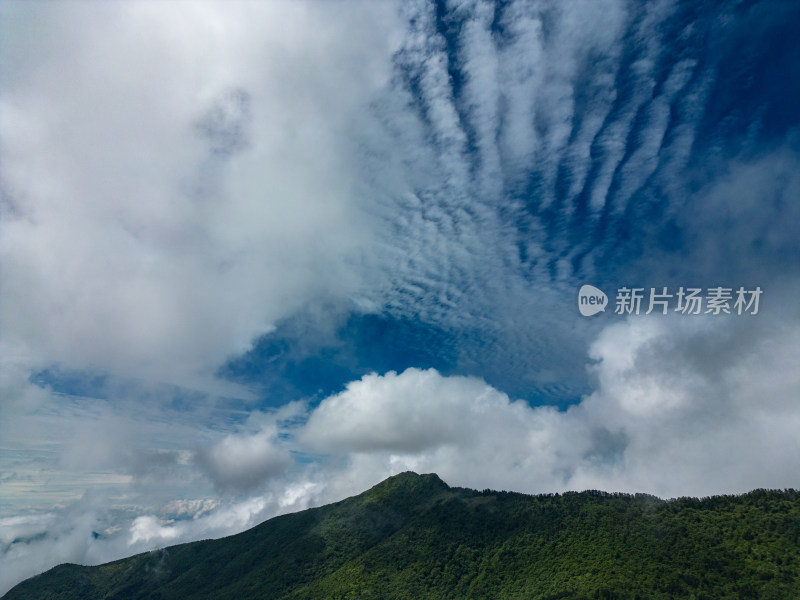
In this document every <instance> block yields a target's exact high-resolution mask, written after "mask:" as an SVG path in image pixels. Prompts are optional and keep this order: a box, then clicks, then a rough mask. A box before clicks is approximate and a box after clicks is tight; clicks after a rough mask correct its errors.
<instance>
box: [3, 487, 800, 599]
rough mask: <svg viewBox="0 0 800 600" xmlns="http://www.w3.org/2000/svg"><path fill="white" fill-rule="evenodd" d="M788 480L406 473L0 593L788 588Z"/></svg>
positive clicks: (698, 594)
mask: <svg viewBox="0 0 800 600" xmlns="http://www.w3.org/2000/svg"><path fill="white" fill-rule="evenodd" d="M797 597H800V494H799V493H798V492H796V491H792V490H787V491H783V492H781V491H763V490H757V491H754V492H750V493H749V494H745V495H742V496H722V497H712V498H705V499H702V500H698V499H692V498H682V499H679V500H672V501H664V500H659V499H658V498H655V497H652V496H648V495H643V494H637V495H635V496H631V495H624V494H607V493H603V492H583V493H566V494H561V495H559V494H555V495H539V496H527V495H524V494H516V493H509V492H493V491H489V490H485V491H483V492H478V491H474V490H467V489H462V488H450V487H448V486H447V485H446V484H445V483H444V482H443V481H442V480H441V479H439V477H437V476H436V475H417V474H414V473H402V474H400V475H396V476H394V477H391V478H389V479H387V480H386V481H384V482H382V483H380V484H379V485H377V486H375V487H373V488H372V489H370V490H368V491H367V492H364V493H363V494H360V495H358V496H355V497H353V498H348V499H347V500H343V501H341V502H337V503H335V504H330V505H327V506H323V507H320V508H314V509H309V510H305V511H303V512H299V513H295V514H291V515H285V516H280V517H276V518H274V519H271V520H269V521H267V522H265V523H263V524H261V525H259V526H257V527H255V528H253V529H251V530H249V531H246V532H244V533H241V534H239V535H235V536H231V537H228V538H224V539H220V540H208V541H202V542H194V543H191V544H183V545H179V546H173V547H170V548H165V549H163V550H158V551H154V552H149V553H146V554H140V555H138V556H133V557H131V558H127V559H124V560H119V561H116V562H113V563H109V564H106V565H102V566H98V567H81V566H77V565H61V566H58V567H56V568H54V569H52V570H50V571H48V572H47V573H44V574H42V575H39V576H37V577H34V578H32V579H29V580H27V581H25V582H23V583H21V584H19V585H18V586H16V587H15V588H13V589H12V590H11V591H9V592H8V593H7V594H6V595H5V596H4V597H3V598H4V599H6V600H16V599H25V600H37V599H59V600H71V599H76V600H77V599H83V600H91V599H95V598H96V599H119V600H122V599H125V600H130V599H136V598H152V599H155V598H159V599H162V600H167V599H172V598H175V599H191V598H197V599H200V598H204V599H207V598H230V599H237V600H241V599H247V598H285V599H289V598H293V599H301V598H342V599H345V598H376V599H377V598H409V599H412V598H541V599H556V598H574V599H578V598H697V599H701V598H707V599H709V600H710V599H715V600H716V599H720V598H775V599H779V598H780V599H785V598H797Z"/></svg>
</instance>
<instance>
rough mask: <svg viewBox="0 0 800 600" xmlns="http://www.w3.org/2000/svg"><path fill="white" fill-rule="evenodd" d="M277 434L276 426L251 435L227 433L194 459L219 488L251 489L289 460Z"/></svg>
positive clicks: (278, 472) (277, 473)
mask: <svg viewBox="0 0 800 600" xmlns="http://www.w3.org/2000/svg"><path fill="white" fill-rule="evenodd" d="M277 435H278V429H277V427H272V428H269V429H264V430H262V431H260V432H258V433H256V434H254V435H228V436H226V437H225V438H224V439H223V440H222V441H220V442H218V443H217V444H215V445H214V446H212V447H211V448H209V449H208V450H204V451H202V452H200V453H199V455H198V456H197V461H198V462H199V464H200V466H201V467H202V468H203V469H204V470H205V471H206V472H207V473H208V475H209V477H211V479H212V481H213V482H214V485H215V486H217V487H218V488H220V489H222V490H225V489H229V488H233V489H235V490H237V491H252V490H253V489H255V488H257V487H258V486H259V485H260V484H262V483H263V482H264V481H265V480H266V479H267V478H269V477H274V476H276V475H279V474H282V473H283V472H284V471H285V470H286V469H287V467H288V466H289V465H290V464H291V463H292V458H291V456H290V454H289V451H288V450H287V449H286V448H282V447H281V446H279V445H278V444H277V443H276V442H277Z"/></svg>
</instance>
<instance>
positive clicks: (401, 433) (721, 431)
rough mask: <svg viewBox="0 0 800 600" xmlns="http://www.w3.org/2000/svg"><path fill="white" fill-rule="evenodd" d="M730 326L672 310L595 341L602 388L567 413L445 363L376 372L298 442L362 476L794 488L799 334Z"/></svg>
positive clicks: (534, 487) (318, 414)
mask: <svg viewBox="0 0 800 600" xmlns="http://www.w3.org/2000/svg"><path fill="white" fill-rule="evenodd" d="M746 326H747V323H745V327H746ZM728 327H729V328H732V329H736V328H737V325H736V323H732V322H731V321H730V320H728V321H718V322H714V321H712V320H705V321H703V322H702V323H697V322H693V323H691V324H687V323H686V322H685V321H684V322H680V320H679V318H677V319H670V318H666V317H665V318H663V319H647V318H641V319H639V320H637V319H633V318H632V319H630V320H628V321H625V322H620V323H617V324H614V325H611V326H609V327H607V328H606V329H605V330H604V331H603V333H602V334H601V335H600V337H599V338H598V339H597V341H596V342H595V343H594V344H593V346H592V348H591V356H592V358H593V359H594V360H595V361H596V363H595V364H594V366H593V367H592V368H591V370H592V372H593V374H594V376H595V377H596V381H597V389H596V391H595V392H594V393H592V394H590V395H588V396H587V397H585V398H584V399H583V401H582V402H581V403H580V404H578V405H575V406H572V407H570V408H569V409H568V410H566V411H558V410H556V409H554V408H552V407H531V406H530V405H529V404H527V403H524V402H520V401H512V400H511V399H510V398H509V397H508V396H506V395H505V394H503V393H501V392H499V391H498V390H495V389H493V388H491V387H489V386H487V385H486V384H485V383H484V382H482V381H480V380H477V379H473V378H464V377H443V376H441V375H440V374H439V373H437V372H436V371H433V370H427V371H422V370H417V369H409V370H407V371H405V372H404V373H402V374H400V375H397V374H394V373H389V374H387V375H385V376H382V377H381V376H377V375H370V376H367V377H364V378H363V379H362V380H360V381H358V382H354V383H352V384H350V385H349V386H348V388H347V390H346V391H344V392H342V393H341V394H338V395H336V396H333V397H331V398H328V399H326V400H324V401H323V402H322V403H321V404H320V406H319V407H318V408H317V409H316V410H315V411H314V412H313V413H312V414H311V416H310V418H309V420H308V422H307V424H306V425H305V427H304V429H302V430H301V431H300V432H299V434H298V440H299V441H301V443H306V444H308V445H310V446H311V447H313V448H316V449H318V450H324V451H327V452H329V453H332V454H335V455H344V456H347V457H349V460H351V461H352V463H351V464H352V468H353V469H354V470H356V471H358V470H362V469H363V470H365V471H366V472H376V471H381V469H382V470H383V472H384V473H386V474H388V473H389V472H391V471H394V470H396V469H402V468H409V469H415V470H421V471H426V472H427V471H436V472H437V473H440V474H441V475H442V476H443V477H444V478H445V480H447V481H449V482H451V483H454V484H459V485H468V486H473V487H475V486H481V485H484V486H485V485H490V486H495V487H500V488H506V489H517V490H524V491H530V492H545V491H553V490H567V489H586V488H601V489H607V490H624V491H631V492H634V491H646V492H650V493H655V494H659V495H662V496H679V495H707V494H713V493H719V492H723V491H724V492H742V491H746V490H748V489H751V488H755V487H781V486H785V485H786V483H787V482H792V481H797V478H798V477H800V472H798V470H797V466H796V460H795V458H796V449H797V442H796V441H795V439H794V436H793V433H792V432H793V431H794V429H795V428H796V426H797V425H798V422H799V420H800V411H798V410H797V407H796V403H795V402H793V399H794V398H796V397H797V393H798V391H800V379H798V377H797V376H796V374H794V373H793V372H792V371H791V370H789V369H787V366H788V364H789V363H790V362H791V361H793V360H796V359H797V358H798V348H800V345H798V344H797V341H798V336H799V335H800V330H798V328H797V327H795V326H793V327H791V328H788V329H787V330H786V331H785V332H784V333H783V334H782V335H780V336H776V337H771V336H770V337H766V336H763V335H760V334H756V335H753V333H754V332H753V331H751V332H750V333H749V334H748V333H747V332H741V331H739V332H736V333H726V332H725V331H724V330H725V328H728ZM729 336H730V337H729ZM730 338H732V339H736V340H739V341H738V342H737V343H731V341H730ZM745 438H746V439H747V440H748V444H747V445H746V446H743V445H742V444H741V443H740V440H741V439H745ZM787 451H788V452H787ZM732 459H733V460H734V462H733V463H732V462H731V460H732ZM370 465H371V466H370Z"/></svg>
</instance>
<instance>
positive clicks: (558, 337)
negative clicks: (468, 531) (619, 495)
mask: <svg viewBox="0 0 800 600" xmlns="http://www.w3.org/2000/svg"><path fill="white" fill-rule="evenodd" d="M798 25H800V7H798V6H797V5H795V4H793V3H788V2H767V1H762V2H709V3H696V2H681V1H675V2H667V1H653V2H624V1H622V0H597V1H589V0H586V1H578V0H570V1H568V2H544V1H543V2H516V1H515V2H497V3H494V2H480V1H472V2H423V1H418V2H407V3H403V4H402V5H400V4H399V3H398V4H394V3H389V2H386V3H372V2H364V3H356V2H342V3H323V2H309V3H291V4H290V3H280V2H278V3H255V2H253V3H224V5H223V4H222V3H191V2H187V3H168V4H165V3H156V2H146V1H141V0H138V1H135V2H127V3H109V4H102V5H100V4H97V3H83V2H76V3H23V2H16V1H7V2H4V3H3V4H2V5H0V28H2V31H0V67H2V68H0V83H1V84H2V85H0V131H2V135H1V136H0V217H2V222H1V223H0V269H1V271H0V277H1V278H2V279H1V281H2V284H1V285H0V361H1V362H2V381H0V573H1V574H2V575H0V592H2V591H3V590H5V589H7V588H8V587H10V586H11V585H13V584H14V583H15V582H17V581H19V580H20V579H21V578H24V577H27V576H30V575H33V574H35V573H36V572H38V571H40V570H43V569H45V568H48V567H50V566H53V565H55V564H57V563H60V562H65V561H72V562H83V563H98V562H103V561H107V560H111V559H113V558H117V557H121V556H125V555H128V554H131V553H134V552H138V551H142V550H146V549H150V548H155V547H159V546H163V545H165V544H169V543H177V542H180V541H186V540H191V539H199V538H204V537H209V536H214V535H225V534H228V533H232V532H234V531H240V530H242V529H244V528H247V527H249V526H252V525H253V524H255V523H257V522H260V521H261V520H263V519H265V518H268V517H270V516H274V515H276V514H280V513H284V512H288V511H292V510H298V509H301V508H305V507H308V506H313V505H319V504H322V503H325V502H329V501H333V500H337V499H341V498H342V497H345V496H347V495H349V494H352V493H356V492H358V491H361V490H362V489H364V488H366V487H368V486H370V485H373V484H374V483H377V482H378V481H380V480H381V479H383V478H385V477H387V476H389V475H391V474H393V473H396V472H399V471H403V470H407V469H413V470H417V471H420V472H430V471H435V472H437V473H439V474H440V475H441V476H442V477H443V478H444V479H445V481H447V482H448V483H450V484H452V485H463V486H470V487H476V488H479V489H483V488H486V487H493V488H498V489H513V490H518V491H524V492H553V491H561V490H567V489H587V488H594V489H606V490H610V491H630V492H634V491H635V492H648V493H653V494H658V495H661V496H667V497H669V496H679V495H708V494H717V493H731V492H742V491H746V490H749V489H752V488H756V487H797V486H798V480H799V479H800V471H799V470H798V465H800V460H798V459H800V446H798V444H799V443H800V442H798V438H797V435H796V432H797V431H798V428H800V406H799V405H798V403H797V401H798V398H800V379H798V375H797V369H796V365H797V364H798V359H800V312H799V311H798V306H797V298H798V297H800V296H799V293H800V242H798V239H800V237H799V236H798V223H800V205H799V204H798V202H797V199H798V198H800V112H798V110H797V108H796V107H797V106H799V105H800V44H798V43H797V41H796V36H795V35H794V32H795V31H796V29H797V27H798ZM583 284H592V285H595V286H597V287H599V288H600V289H602V290H604V291H605V292H606V293H607V294H608V296H609V301H610V302H611V305H610V306H609V309H608V310H606V311H604V312H601V313H599V314H597V315H595V316H592V317H584V316H581V314H580V313H579V311H578V308H577V293H578V289H579V288H580V287H581V286H582V285H583ZM623 286H628V287H640V288H644V289H645V290H646V292H647V291H649V290H650V288H657V289H659V290H660V289H661V288H663V287H667V288H668V290H669V291H670V292H671V293H673V294H674V293H675V292H677V290H678V289H679V288H680V287H686V288H688V287H696V288H701V289H702V290H704V292H705V291H706V290H708V289H710V288H715V287H719V286H722V287H727V288H732V290H734V294H735V290H736V289H738V288H739V287H743V288H745V289H746V290H754V289H756V287H759V288H760V289H761V290H762V291H763V293H762V295H761V297H760V305H759V313H758V314H757V315H752V314H742V315H737V314H735V311H734V314H730V315H726V314H721V315H713V314H700V315H686V314H681V313H679V312H677V311H675V310H674V309H673V310H670V311H669V313H670V314H668V315H661V314H658V313H657V312H656V314H652V315H644V314H639V315H627V316H626V315H619V314H615V313H614V311H613V306H614V301H615V294H616V291H617V290H618V289H619V288H621V287H623ZM642 312H644V310H643V311H642Z"/></svg>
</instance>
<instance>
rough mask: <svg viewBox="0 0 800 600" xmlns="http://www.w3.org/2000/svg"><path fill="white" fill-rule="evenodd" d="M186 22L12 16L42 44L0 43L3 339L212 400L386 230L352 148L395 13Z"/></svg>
mask: <svg viewBox="0 0 800 600" xmlns="http://www.w3.org/2000/svg"><path fill="white" fill-rule="evenodd" d="M176 10H177V7H167V6H159V5H157V4H154V3H148V2H142V3H136V4H132V5H125V6H122V5H118V6H116V7H111V6H108V7H102V8H100V9H99V10H98V9H97V7H92V6H91V4H90V3H77V4H73V5H71V6H70V7H68V8H67V7H62V6H51V7H48V9H47V10H33V9H29V8H27V7H25V6H24V5H19V4H11V5H6V6H4V7H3V11H4V15H3V20H4V22H5V23H12V22H13V23H15V26H16V27H19V28H21V29H22V30H27V31H32V32H36V33H37V35H42V36H44V37H43V39H47V43H46V44H45V45H44V46H42V45H39V44H38V43H28V41H26V38H21V37H19V36H12V38H10V39H9V40H8V41H7V42H6V43H5V44H6V48H5V50H4V53H3V54H4V56H13V57H15V59H14V60H13V61H4V81H5V85H4V86H3V89H4V91H3V94H2V96H1V97H0V106H2V110H1V111H0V120H1V122H2V128H3V131H4V135H3V140H2V146H0V153H2V156H3V167H2V194H3V203H2V206H3V220H4V226H3V236H2V241H0V254H2V257H3V279H4V282H5V283H4V286H3V289H2V294H3V296H2V306H3V310H2V313H0V319H1V321H0V323H1V324H2V329H3V332H4V333H3V336H4V338H5V339H6V340H7V342H8V343H13V344H14V345H15V346H16V347H18V348H27V349H28V352H29V353H31V354H32V355H33V357H34V358H35V360H36V361H37V362H38V364H39V365H45V366H46V365H48V364H50V363H59V364H61V365H63V366H64V367H66V368H84V367H85V366H86V365H93V367H94V368H97V369H101V370H103V369H105V370H110V371H112V372H115V373H119V374H124V375H129V376H135V377H144V376H147V377H149V378H151V379H153V380H161V381H174V382H178V383H187V382H188V381H192V380H194V381H200V382H201V383H204V384H207V382H204V381H203V380H204V378H205V379H211V378H210V377H208V376H207V375H205V373H207V372H208V371H210V370H213V368H214V366H215V365H218V364H219V363H221V362H222V361H223V360H224V359H225V358H226V357H227V356H229V355H231V354H234V353H236V352H241V351H243V350H245V349H246V348H247V347H248V346H249V344H250V342H251V341H252V339H253V338H254V337H256V336H257V335H259V334H261V333H264V332H266V331H269V330H270V328H271V327H272V325H273V323H274V322H275V320H277V319H280V318H282V317H285V316H287V315H288V314H290V313H291V312H293V311H294V310H296V309H298V308H299V307H301V306H302V305H303V304H304V303H305V302H306V301H307V298H309V297H314V296H325V295H330V296H333V297H337V296H340V295H342V294H347V293H349V292H350V291H352V289H353V288H354V286H356V285H357V282H358V277H357V276H356V275H355V274H354V273H353V272H352V270H351V269H348V268H347V267H346V263H347V261H348V260H355V258H356V257H357V255H358V253H359V252H360V251H361V247H362V245H363V244H364V243H365V242H366V240H368V239H369V237H370V235H371V233H370V225H369V220H368V219H366V218H365V216H364V215H363V213H361V212H360V208H359V205H358V197H357V194H355V193H354V189H355V188H354V180H353V178H352V177H351V175H350V174H351V173H352V168H351V166H350V165H348V164H347V160H348V155H347V153H343V152H342V150H343V143H344V144H346V136H345V135H344V133H343V132H344V131H346V128H347V127H348V124H349V122H350V121H351V120H352V118H353V116H354V114H355V111H357V110H358V108H359V107H360V104H361V102H362V99H363V98H365V97H367V96H369V95H370V93H371V90H373V89H375V88H376V87H377V86H379V85H380V84H382V82H383V81H384V79H385V75H384V71H385V70H386V68H388V60H389V57H390V53H391V50H392V45H391V44H392V42H391V39H392V35H391V30H392V28H393V21H392V19H391V11H390V10H387V7H377V6H370V5H364V6H361V7H360V11H356V10H350V11H345V13H344V14H343V15H341V16H339V17H338V18H337V19H335V20H331V19H328V18H327V16H326V14H327V9H324V8H322V9H318V10H314V11H308V10H306V9H305V8H304V7H303V6H301V5H289V4H282V5H273V4H270V5H264V6H257V5H254V4H252V3H232V5H231V6H227V5H226V7H225V9H224V10H222V5H220V4H206V5H197V6H194V7H192V10H189V11H188V12H187V11H184V10H183V9H181V10H179V11H177V12H176ZM370 15H371V17H370ZM384 17H385V18H384ZM177 23H180V26H177V25H176V24H177ZM376 24H380V25H376ZM9 27H11V25H9ZM6 29H8V28H6ZM145 31H146V32H148V34H147V37H148V39H149V40H150V42H149V43H148V44H146V45H142V44H141V43H140V42H141V39H142V35H143V32H145ZM87 32H88V33H89V35H87ZM343 32H347V35H343ZM330 40H336V43H330ZM346 40H349V41H346ZM365 48H369V51H365ZM100 57H102V59H101V58H100ZM7 63H13V64H9V65H8V69H6V68H5V65H6V64H7ZM121 73H124V76H123V75H121ZM343 80H346V81H347V82H348V83H347V85H346V86H341V85H340V83H341V81H343ZM75 82H79V83H78V84H76V83H75ZM15 290H19V292H15ZM198 373H202V375H198Z"/></svg>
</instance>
